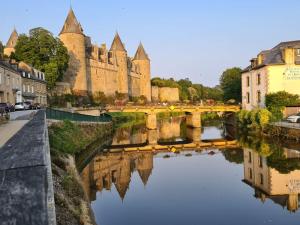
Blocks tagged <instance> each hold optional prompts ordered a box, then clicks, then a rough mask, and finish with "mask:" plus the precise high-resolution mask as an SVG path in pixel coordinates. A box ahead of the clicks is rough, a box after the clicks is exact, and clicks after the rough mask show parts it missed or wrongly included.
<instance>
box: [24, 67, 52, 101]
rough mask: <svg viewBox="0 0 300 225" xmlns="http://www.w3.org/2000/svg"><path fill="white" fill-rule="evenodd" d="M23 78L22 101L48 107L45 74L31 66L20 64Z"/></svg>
mask: <svg viewBox="0 0 300 225" xmlns="http://www.w3.org/2000/svg"><path fill="white" fill-rule="evenodd" d="M19 71H20V73H21V77H22V100H23V101H30V102H32V103H39V104H41V105H47V83H46V81H45V74H44V73H43V72H41V71H39V70H37V69H35V68H33V67H31V66H30V65H28V64H26V63H24V62H20V63H19Z"/></svg>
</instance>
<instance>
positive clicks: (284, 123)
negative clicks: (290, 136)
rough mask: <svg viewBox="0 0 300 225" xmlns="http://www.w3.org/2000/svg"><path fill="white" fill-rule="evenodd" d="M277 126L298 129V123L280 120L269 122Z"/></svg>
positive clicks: (299, 126) (299, 124) (299, 127)
mask: <svg viewBox="0 0 300 225" xmlns="http://www.w3.org/2000/svg"><path fill="white" fill-rule="evenodd" d="M271 124H273V125H275V126H278V127H286V128H293V129H300V123H290V122H288V121H280V122H274V123H271Z"/></svg>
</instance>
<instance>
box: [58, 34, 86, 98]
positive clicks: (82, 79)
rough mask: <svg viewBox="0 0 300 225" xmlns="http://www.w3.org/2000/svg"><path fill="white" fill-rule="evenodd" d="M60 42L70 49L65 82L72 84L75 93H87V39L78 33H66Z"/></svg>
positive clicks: (62, 35) (61, 36)
mask: <svg viewBox="0 0 300 225" xmlns="http://www.w3.org/2000/svg"><path fill="white" fill-rule="evenodd" d="M60 40H61V41H62V42H63V43H64V45H65V46H66V48H67V49H68V52H69V55H70V60H69V67H68V70H67V72H66V73H65V75H64V81H65V82H69V83H70V84H71V88H72V90H73V91H74V92H75V93H78V94H85V93H87V91H88V89H87V73H86V69H87V66H86V54H85V53H86V48H85V37H84V35H82V34H77V33H64V34H61V35H60Z"/></svg>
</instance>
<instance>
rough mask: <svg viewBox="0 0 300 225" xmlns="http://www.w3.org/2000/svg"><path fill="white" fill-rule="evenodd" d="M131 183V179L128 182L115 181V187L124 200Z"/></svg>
mask: <svg viewBox="0 0 300 225" xmlns="http://www.w3.org/2000/svg"><path fill="white" fill-rule="evenodd" d="M129 183H130V180H129V181H128V182H126V183H118V182H117V183H115V187H116V189H117V191H118V193H119V196H120V198H121V199H122V200H124V198H125V195H126V192H127V190H128V188H129Z"/></svg>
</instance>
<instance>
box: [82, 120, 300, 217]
mask: <svg viewBox="0 0 300 225" xmlns="http://www.w3.org/2000/svg"><path fill="white" fill-rule="evenodd" d="M180 124H181V120H180V119H179V120H178V119H177V120H172V121H168V122H166V123H162V124H161V125H160V127H159V132H158V136H159V139H160V140H163V139H164V140H170V139H172V140H177V139H182V138H183V137H182V135H183V133H184V132H183V131H182V130H183V128H182V127H181V126H180ZM147 132H148V131H147V129H145V128H143V127H139V128H135V129H132V128H130V129H119V130H117V132H116V135H115V137H114V139H113V144H112V145H121V144H137V143H144V142H146V141H147V139H148V136H147ZM218 151H220V152H223V155H224V156H225V155H226V154H227V153H229V154H231V152H236V151H239V152H240V155H243V157H241V162H242V161H243V167H244V179H243V181H244V182H245V183H246V184H248V185H250V186H251V187H252V188H253V190H254V197H255V198H258V199H260V200H261V201H262V202H263V203H264V202H265V201H266V200H267V199H270V200H272V201H273V202H274V203H275V204H279V205H281V206H282V207H284V208H286V209H287V210H289V211H291V212H295V211H297V210H298V208H299V193H300V170H298V169H292V170H291V171H289V172H286V173H283V172H279V171H278V170H277V169H276V168H272V167H271V166H269V165H268V162H267V156H262V155H261V154H260V153H259V152H258V151H256V150H254V149H251V148H247V147H243V148H238V149H234V150H232V149H227V150H226V149H225V150H215V152H218ZM224 151H225V152H224ZM226 151H228V152H227V153H226ZM168 154H169V155H172V154H175V153H170V152H168ZM283 154H284V157H285V158H286V159H297V160H299V159H300V152H299V151H296V150H291V149H287V148H283ZM154 155H155V154H154V153H153V152H151V151H150V152H118V153H117V152H107V153H99V154H98V155H96V156H95V157H94V158H93V160H92V161H91V162H90V163H89V164H88V165H87V166H86V167H85V169H84V170H83V171H82V173H81V177H82V181H83V185H84V189H85V191H86V193H87V195H88V197H89V199H90V201H95V200H96V193H97V192H102V191H104V190H111V189H112V186H113V185H114V186H115V188H116V190H117V191H118V193H119V196H120V198H121V199H122V200H123V199H124V198H125V196H126V192H127V190H128V188H129V186H130V181H131V176H132V174H133V173H134V172H135V171H137V172H138V174H139V177H140V179H141V182H142V183H143V184H144V185H145V186H146V185H147V182H148V181H149V178H150V176H151V173H152V171H153V167H154V160H153V157H154ZM182 155H183V154H182ZM225 158H226V159H227V157H226V156H225ZM227 160H229V159H227ZM230 161H231V160H230ZM278 163H281V162H278Z"/></svg>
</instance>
